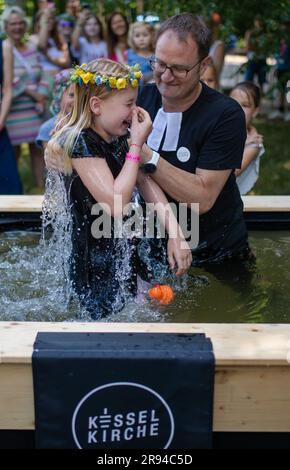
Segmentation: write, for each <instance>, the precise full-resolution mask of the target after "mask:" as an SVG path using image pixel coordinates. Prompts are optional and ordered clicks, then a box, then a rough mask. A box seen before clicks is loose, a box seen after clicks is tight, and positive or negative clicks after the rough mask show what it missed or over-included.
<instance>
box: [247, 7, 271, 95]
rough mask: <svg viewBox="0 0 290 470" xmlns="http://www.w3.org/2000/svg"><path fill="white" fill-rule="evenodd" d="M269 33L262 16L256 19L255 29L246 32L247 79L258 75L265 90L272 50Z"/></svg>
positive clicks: (252, 78)
mask: <svg viewBox="0 0 290 470" xmlns="http://www.w3.org/2000/svg"><path fill="white" fill-rule="evenodd" d="M268 40H269V38H268V35H267V34H266V29H265V26H264V23H263V21H262V19H261V17H260V16H257V17H256V18H255V20H254V27H253V29H251V30H249V31H247V32H246V35H245V41H246V52H247V56H248V62H247V69H246V74H245V80H246V81H251V82H252V81H254V79H255V77H256V76H257V80H258V83H259V85H260V88H261V90H262V91H263V87H264V84H265V83H266V74H267V62H266V59H267V55H268V52H269V50H270V48H269V43H268Z"/></svg>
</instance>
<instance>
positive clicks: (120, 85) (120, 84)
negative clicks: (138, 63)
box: [116, 78, 127, 90]
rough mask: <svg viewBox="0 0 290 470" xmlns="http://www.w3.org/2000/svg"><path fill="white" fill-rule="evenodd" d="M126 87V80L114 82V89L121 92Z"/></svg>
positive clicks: (119, 79)
mask: <svg viewBox="0 0 290 470" xmlns="http://www.w3.org/2000/svg"><path fill="white" fill-rule="evenodd" d="M126 86H127V79H126V78H118V79H117V81H116V87H117V89H118V90H123V88H126Z"/></svg>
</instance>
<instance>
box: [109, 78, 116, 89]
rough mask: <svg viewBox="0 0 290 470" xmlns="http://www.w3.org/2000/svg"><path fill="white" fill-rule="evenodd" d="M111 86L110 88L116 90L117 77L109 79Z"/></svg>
mask: <svg viewBox="0 0 290 470" xmlns="http://www.w3.org/2000/svg"><path fill="white" fill-rule="evenodd" d="M109 85H110V88H116V87H117V79H116V77H110V78H109Z"/></svg>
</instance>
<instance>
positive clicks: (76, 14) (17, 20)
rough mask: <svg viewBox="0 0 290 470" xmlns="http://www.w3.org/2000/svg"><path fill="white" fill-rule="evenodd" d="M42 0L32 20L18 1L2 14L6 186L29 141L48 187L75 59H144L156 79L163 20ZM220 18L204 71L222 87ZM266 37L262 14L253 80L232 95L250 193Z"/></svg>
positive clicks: (255, 32)
mask: <svg viewBox="0 0 290 470" xmlns="http://www.w3.org/2000/svg"><path fill="white" fill-rule="evenodd" d="M37 3H38V11H37V13H36V15H35V17H34V19H33V24H32V25H30V23H29V21H28V19H27V17H26V15H25V12H24V11H23V10H22V9H21V8H19V7H17V6H13V7H9V8H6V9H5V10H4V12H3V14H2V17H1V21H2V29H3V32H4V33H5V35H6V38H5V39H3V41H2V42H1V43H0V46H1V47H0V49H1V56H0V58H1V68H2V69H3V74H1V91H2V100H1V108H0V111H1V112H0V132H1V134H0V145H1V149H2V147H3V148H4V147H5V152H4V151H3V152H4V153H5V154H6V159H4V158H3V159H2V161H1V162H0V194H9V193H10V194H17V193H21V191H22V189H21V184H20V181H19V176H18V173H17V161H18V160H19V157H20V153H21V145H22V144H28V145H29V154H30V163H31V171H32V175H33V177H34V181H35V186H36V187H37V188H38V189H39V191H41V190H42V189H43V186H44V159H43V149H44V147H45V145H46V143H47V142H48V140H49V138H50V136H51V135H52V134H53V132H54V130H55V128H56V126H57V125H58V124H59V123H60V122H61V120H62V119H64V118H65V115H66V114H68V113H69V112H70V110H71V104H70V103H71V102H72V98H73V89H72V87H71V86H70V82H69V78H68V77H69V72H70V68H71V67H72V66H74V65H76V64H79V65H81V64H83V63H88V62H90V61H92V60H96V59H101V58H109V59H112V60H114V61H116V62H119V63H121V64H128V65H134V64H136V63H138V64H140V67H141V71H142V74H143V79H142V83H141V86H146V84H148V83H150V82H152V80H153V75H152V67H151V63H150V58H151V57H152V55H153V54H154V41H155V32H156V29H157V26H155V27H154V26H153V25H151V24H149V23H146V22H135V23H133V24H131V25H130V24H129V22H128V20H127V18H126V17H125V16H124V15H123V14H122V13H120V12H118V11H115V12H112V13H111V14H110V16H109V17H108V18H107V20H106V22H105V21H104V20H103V18H99V17H98V16H96V15H95V14H94V13H93V11H92V10H91V7H90V6H89V4H83V5H82V6H81V4H80V1H79V0H68V1H67V2H66V11H65V13H62V14H60V15H59V16H57V14H56V10H55V7H54V3H53V2H49V1H45V0H39V1H38V2H37ZM220 23H221V17H220V15H218V14H214V15H212V17H211V20H210V22H209V26H210V28H211V31H212V44H211V48H210V53H209V55H210V57H211V61H210V63H209V65H208V67H207V70H206V71H205V72H204V74H203V76H202V77H201V78H202V80H203V81H204V82H205V83H206V84H207V85H208V86H209V87H211V88H214V89H216V90H220V77H221V74H222V69H223V64H224V58H225V54H226V45H225V42H224V41H223V40H222V39H221V38H220V32H219V26H220ZM281 28H282V30H283V31H284V32H285V34H284V37H283V39H282V40H281V43H280V48H279V50H278V51H277V55H276V69H277V84H278V90H279V93H280V97H279V105H278V109H277V110H275V111H274V112H273V113H272V116H270V117H273V118H275V117H284V119H285V121H289V120H290V110H289V109H288V106H289V104H288V103H287V101H286V92H285V90H286V85H287V83H288V81H289V80H290V20H289V19H286V20H285V21H284V22H283V23H282V24H281ZM265 38H266V35H264V34H263V22H262V20H261V19H259V18H256V19H255V22H254V25H253V28H252V29H251V30H249V31H248V32H247V34H246V50H247V55H248V63H247V69H246V75H245V82H244V83H242V84H239V85H238V86H237V87H235V89H234V90H232V92H231V96H232V98H233V99H235V100H237V101H238V102H239V103H240V105H241V106H242V108H243V109H244V111H245V114H246V120H247V131H248V137H247V142H246V147H245V153H244V160H243V165H242V168H241V170H237V172H236V176H237V178H238V181H239V179H240V181H241V179H242V174H243V172H245V171H246V169H247V168H248V170H247V171H248V172H249V173H251V176H249V177H248V179H247V183H243V184H242V183H241V184H240V185H239V187H240V191H241V193H242V194H246V193H248V192H249V191H251V189H252V188H253V186H254V184H255V181H256V180H257V177H258V173H259V162H260V157H261V155H262V154H263V153H264V147H263V136H261V135H260V134H259V133H258V132H257V130H256V129H255V127H254V126H253V125H252V118H253V117H255V116H256V115H257V113H258V110H259V104H260V95H261V96H263V93H264V85H265V82H266V80H267V63H266V60H267V40H266V39H265ZM12 67H13V70H12ZM253 82H257V85H253ZM220 91H222V90H220ZM70 99H71V101H70ZM6 130H7V132H6ZM8 136H9V137H8ZM9 140H10V141H9ZM15 162H16V163H15ZM250 169H251V171H250ZM246 174H247V173H246V172H245V173H244V176H245V175H246ZM243 179H244V177H243ZM250 182H251V184H250Z"/></svg>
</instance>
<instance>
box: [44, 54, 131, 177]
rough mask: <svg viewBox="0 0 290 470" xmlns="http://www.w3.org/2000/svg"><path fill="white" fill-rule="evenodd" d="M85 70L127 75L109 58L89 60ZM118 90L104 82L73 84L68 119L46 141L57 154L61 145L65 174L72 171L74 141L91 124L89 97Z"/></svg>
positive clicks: (120, 75) (105, 94)
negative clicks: (71, 107) (70, 110)
mask: <svg viewBox="0 0 290 470" xmlns="http://www.w3.org/2000/svg"><path fill="white" fill-rule="evenodd" d="M86 70H87V71H88V72H91V73H97V74H100V75H103V74H104V75H109V76H110V77H118V78H123V77H124V78H125V77H127V76H128V67H127V66H126V65H123V64H119V63H117V62H114V61H112V60H110V59H98V60H93V61H91V62H89V64H88V65H87V67H86ZM116 92H118V90H117V89H108V87H107V86H106V84H105V83H104V84H101V85H96V84H95V83H94V84H92V83H88V84H87V85H84V84H82V85H79V84H77V83H75V84H74V106H73V109H72V113H71V115H70V116H69V118H68V120H66V121H65V122H64V125H63V127H62V128H61V129H60V130H58V131H57V132H56V133H55V134H54V136H53V138H52V139H51V140H50V141H49V143H48V148H49V149H50V150H51V151H52V152H53V153H55V154H57V155H58V154H59V146H60V145H61V147H62V151H63V154H62V156H61V158H63V164H64V171H65V173H66V174H70V173H71V172H72V164H71V158H70V156H71V153H72V150H73V146H74V143H75V142H76V140H77V138H78V136H79V135H80V133H81V131H82V130H83V129H87V128H88V127H90V126H91V125H92V121H93V117H94V114H93V112H92V111H91V107H90V99H91V98H92V97H93V96H97V97H99V98H101V99H105V98H107V97H108V96H111V95H112V93H116Z"/></svg>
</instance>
